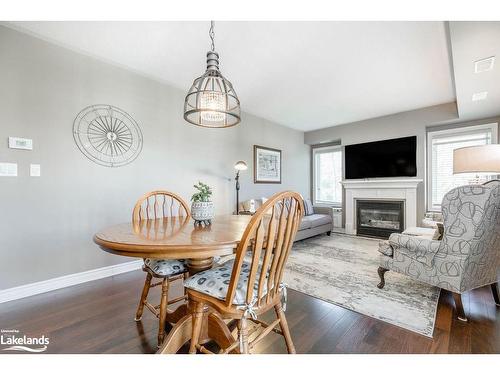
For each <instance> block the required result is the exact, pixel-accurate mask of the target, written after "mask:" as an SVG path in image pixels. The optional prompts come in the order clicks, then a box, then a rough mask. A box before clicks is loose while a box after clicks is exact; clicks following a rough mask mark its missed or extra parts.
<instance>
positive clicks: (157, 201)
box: [132, 190, 191, 222]
mask: <svg viewBox="0 0 500 375" xmlns="http://www.w3.org/2000/svg"><path fill="white" fill-rule="evenodd" d="M190 214H191V213H190V211H189V207H188V205H187V203H186V202H185V201H184V200H183V199H182V198H181V197H180V196H178V195H177V194H174V193H171V192H169V191H165V190H157V191H152V192H149V193H146V194H144V195H143V196H142V197H141V198H139V200H138V201H137V203H136V204H135V207H134V211H133V213H132V221H133V222H137V221H140V220H150V219H161V218H167V217H176V216H179V217H189V215H190Z"/></svg>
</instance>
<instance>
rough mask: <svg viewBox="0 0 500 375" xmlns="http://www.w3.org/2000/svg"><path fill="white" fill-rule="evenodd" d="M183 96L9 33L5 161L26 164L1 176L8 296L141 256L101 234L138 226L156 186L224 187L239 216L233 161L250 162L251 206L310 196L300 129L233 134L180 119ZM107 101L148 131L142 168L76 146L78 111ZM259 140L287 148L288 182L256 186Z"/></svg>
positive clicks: (249, 126)
mask: <svg viewBox="0 0 500 375" xmlns="http://www.w3.org/2000/svg"><path fill="white" fill-rule="evenodd" d="M166 69H167V67H166ZM193 78H194V77H193ZM189 84H190V82H186V90H187V88H188V85H189ZM236 84H237V82H236ZM184 95H185V93H184V92H183V91H181V90H178V89H175V88H172V87H169V86H167V85H164V84H162V83H159V82H156V81H153V80H150V79H148V78H145V77H143V76H140V75H138V74H135V73H133V72H130V71H127V70H125V69H122V68H120V67H116V66H112V65H109V64H105V63H102V62H100V61H97V60H94V59H92V58H89V57H86V56H83V55H80V54H78V53H75V52H72V51H70V50H67V49H64V48H61V47H59V46H55V45H52V44H50V43H47V42H44V41H41V40H39V39H36V38H33V37H31V36H28V35H25V34H22V33H19V32H17V31H13V30H11V29H8V28H5V27H3V26H0V113H1V114H2V116H1V122H0V139H1V140H2V141H1V143H0V162H15V163H18V167H19V176H18V177H0V193H1V194H0V203H1V208H2V215H1V216H0V228H1V232H0V289H5V288H9V287H14V286H18V285H23V284H27V283H31V282H36V281H40V280H46V279H49V278H53V277H58V276H62V275H66V274H72V273H75V272H81V271H85V270H90V269H94V268H98V267H103V266H107V265H111V264H116V263H120V262H124V261H129V260H131V259H130V258H122V257H118V256H113V255H110V254H106V253H104V252H103V251H101V250H100V249H99V248H98V247H97V246H95V245H94V244H93V242H92V235H93V234H94V233H95V232H96V231H97V230H99V229H100V228H102V227H104V226H107V225H111V224H114V223H119V222H125V221H129V219H130V215H131V210H132V207H133V204H134V203H135V201H136V199H137V198H138V197H139V196H140V195H141V194H143V193H144V192H146V191H149V190H153V189H156V188H164V189H168V190H172V191H174V192H178V193H179V194H180V195H181V196H183V197H184V198H185V199H189V197H190V195H191V194H192V193H193V189H192V184H193V183H195V182H197V181H198V180H202V181H204V182H206V183H208V184H210V185H212V186H213V188H214V197H213V199H214V202H215V204H216V207H217V213H218V214H222V213H230V212H231V211H232V210H233V208H234V203H233V202H234V199H235V195H234V181H232V180H231V179H232V178H233V177H234V170H233V164H234V162H235V161H237V160H240V159H241V160H246V161H247V163H248V165H249V170H248V171H246V172H243V173H242V178H241V185H242V190H241V198H242V199H246V198H250V197H262V196H269V195H270V194H272V193H274V192H276V191H280V190H285V189H292V190H296V191H298V192H300V193H302V194H304V195H306V196H308V195H309V190H310V187H309V147H308V146H307V145H305V144H304V134H303V133H302V132H299V131H295V130H291V129H288V128H285V127H282V126H279V125H276V124H274V123H271V122H269V121H266V120H264V119H261V118H258V117H255V116H251V115H249V114H246V113H243V119H242V123H241V124H240V125H239V126H237V127H235V128H231V129H203V128H198V127H195V126H192V125H189V124H187V123H185V122H184V120H183V119H182V106H183V100H184ZM99 103H106V104H113V105H116V106H118V107H120V108H122V109H124V110H126V111H127V112H128V113H130V114H131V115H132V116H133V117H134V118H135V120H136V121H137V122H138V123H139V125H140V127H141V129H142V132H143V136H144V148H143V151H142V153H141V154H140V156H139V157H138V158H137V159H136V160H135V161H134V162H133V163H132V164H129V165H127V166H124V167H121V168H106V167H102V166H99V165H97V164H94V163H92V162H90V161H89V160H88V159H87V158H86V157H85V156H84V155H83V154H81V153H80V151H79V150H78V149H77V147H76V145H75V144H74V142H73V137H72V123H73V120H74V118H75V116H76V114H77V113H78V112H79V111H80V110H81V109H83V108H84V107H86V106H88V105H90V104H99ZM243 108H244V102H243ZM8 136H19V137H27V138H32V139H33V141H34V150H33V151H23V150H11V149H8V148H7V137H8ZM254 144H258V145H263V146H268V147H273V148H278V149H282V151H283V153H282V158H283V171H282V172H283V173H282V176H283V183H282V184H281V185H275V184H266V185H264V184H254V183H253V176H252V174H253V171H252V166H253V164H252V157H253V156H252V155H253V149H252V147H253V145H254ZM30 163H39V164H41V170H42V177H29V164H30Z"/></svg>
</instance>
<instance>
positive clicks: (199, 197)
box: [191, 181, 212, 202]
mask: <svg viewBox="0 0 500 375" xmlns="http://www.w3.org/2000/svg"><path fill="white" fill-rule="evenodd" d="M193 186H194V188H195V189H197V190H198V192H197V193H194V194H193V196H192V197H191V200H192V201H193V202H210V197H211V196H212V190H211V189H210V186H208V185H207V184H204V183H203V182H201V181H200V182H198V184H197V185H193Z"/></svg>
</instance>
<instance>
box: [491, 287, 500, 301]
mask: <svg viewBox="0 0 500 375" xmlns="http://www.w3.org/2000/svg"><path fill="white" fill-rule="evenodd" d="M491 292H492V293H493V298H494V299H495V303H496V305H497V306H500V292H499V291H498V283H493V284H491Z"/></svg>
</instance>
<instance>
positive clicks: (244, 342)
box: [238, 317, 249, 354]
mask: <svg viewBox="0 0 500 375" xmlns="http://www.w3.org/2000/svg"><path fill="white" fill-rule="evenodd" d="M238 333H239V335H238V336H239V337H238V338H239V340H240V353H241V354H248V353H249V348H248V321H247V318H244V317H243V318H241V319H240V320H238Z"/></svg>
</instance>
